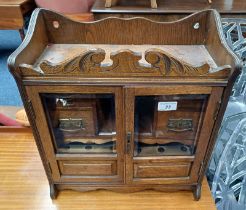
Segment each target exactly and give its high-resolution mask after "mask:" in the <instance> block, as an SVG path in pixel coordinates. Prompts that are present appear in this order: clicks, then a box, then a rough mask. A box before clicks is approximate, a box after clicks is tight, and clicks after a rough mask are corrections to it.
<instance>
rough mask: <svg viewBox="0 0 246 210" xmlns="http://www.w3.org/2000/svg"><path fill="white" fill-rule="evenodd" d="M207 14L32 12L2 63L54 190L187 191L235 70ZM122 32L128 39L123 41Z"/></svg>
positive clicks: (196, 183)
mask: <svg viewBox="0 0 246 210" xmlns="http://www.w3.org/2000/svg"><path fill="white" fill-rule="evenodd" d="M220 30H221V23H220V18H219V15H218V13H217V12H216V11H213V10H207V11H202V12H199V13H196V14H193V15H191V16H189V17H187V18H185V19H183V20H180V21H177V22H173V23H164V22H154V21H150V20H147V19H142V18H135V19H128V20H126V19H118V18H109V19H105V20H101V21H97V22H91V23H78V22H74V21H71V20H68V19H67V18H65V17H63V16H61V15H59V14H56V13H54V12H51V11H48V10H44V9H37V10H35V12H34V13H33V16H32V19H31V21H30V26H29V30H28V32H27V37H26V39H25V40H24V42H23V43H22V45H21V46H20V47H19V48H18V49H17V50H16V51H15V52H14V53H13V54H12V55H11V56H10V58H9V60H8V64H9V68H10V71H11V72H12V74H13V76H14V77H15V79H16V81H17V84H18V87H19V90H20V93H21V96H22V99H23V102H24V105H25V109H26V111H27V114H28V117H29V120H30V122H31V126H32V129H33V133H34V136H35V140H36V144H37V147H38V149H39V152H40V156H41V158H42V161H43V165H44V168H45V171H46V174H47V177H48V180H49V183H50V189H51V197H52V198H55V197H56V192H57V190H63V189H73V190H80V191H86V190H96V189H109V190H116V191H120V192H121V191H124V192H133V191H139V190H144V189H156V190H191V191H193V192H194V197H195V199H196V200H198V199H199V198H200V189H201V181H202V178H203V175H204V171H205V169H206V166H207V163H208V161H209V157H210V154H211V151H212V149H213V144H214V141H215V139H216V134H217V132H218V129H219V126H220V122H221V119H222V117H223V113H224V110H225V107H226V104H227V101H228V97H229V95H230V91H231V88H232V85H233V82H234V80H235V78H236V76H237V75H238V74H239V73H240V70H241V64H240V61H239V60H238V58H237V57H236V56H235V55H234V54H233V52H232V51H231V50H230V49H229V48H228V46H226V44H225V43H226V42H225V40H224V37H223V36H222V32H221V31H220ZM126 32H127V33H126Z"/></svg>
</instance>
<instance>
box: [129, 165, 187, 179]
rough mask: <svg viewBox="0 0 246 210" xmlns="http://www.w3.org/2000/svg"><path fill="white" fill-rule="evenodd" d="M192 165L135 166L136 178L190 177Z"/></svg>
mask: <svg viewBox="0 0 246 210" xmlns="http://www.w3.org/2000/svg"><path fill="white" fill-rule="evenodd" d="M190 165H191V164H190V163H177V164H171V163H170V164H169V163H165V164H151V165H144V164H134V178H177V177H188V176H189V172H190Z"/></svg>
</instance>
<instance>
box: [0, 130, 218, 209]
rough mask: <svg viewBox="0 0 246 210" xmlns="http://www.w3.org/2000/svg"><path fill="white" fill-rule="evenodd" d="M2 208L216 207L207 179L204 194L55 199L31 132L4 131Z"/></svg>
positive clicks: (66, 195) (63, 195) (65, 195)
mask: <svg viewBox="0 0 246 210" xmlns="http://www.w3.org/2000/svg"><path fill="white" fill-rule="evenodd" d="M0 209H4V210H9V209H11V210H12V209H14V210H18V209H23V210H60V209H69V210H73V209H80V210H81V209H85V210H92V209H93V210H97V209H98V210H99V209H100V210H104V209H105V210H106V209H107V210H138V209H141V210H153V209H154V210H169V209H171V210H174V209H175V210H215V209H216V208H215V205H214V202H213V199H212V197H211V194H210V191H209V188H208V185H207V182H206V181H204V184H203V188H202V198H201V200H200V201H199V202H196V201H194V200H193V196H192V193H191V192H173V193H170V192H169V193H163V192H156V191H143V192H138V193H114V192H110V191H105V190H101V191H92V192H75V191H68V190H67V191H62V192H60V193H59V195H58V198H57V199H56V200H54V201H52V200H51V199H50V197H49V186H48V182H47V179H46V176H45V172H44V170H43V167H42V163H41V160H40V157H39V154H38V151H37V148H36V145H35V142H34V140H33V137H32V134H31V133H0Z"/></svg>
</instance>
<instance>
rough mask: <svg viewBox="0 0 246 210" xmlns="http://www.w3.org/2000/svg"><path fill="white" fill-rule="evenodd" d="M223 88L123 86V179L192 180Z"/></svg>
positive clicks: (151, 181) (148, 181)
mask: <svg viewBox="0 0 246 210" xmlns="http://www.w3.org/2000/svg"><path fill="white" fill-rule="evenodd" d="M222 90H223V89H222V88H217V87H215V88H212V87H202V86H173V87H172V86H162V87H135V88H132V87H129V88H126V91H125V92H126V94H125V96H126V100H125V112H126V131H125V132H126V134H125V135H126V154H127V155H126V173H127V175H126V179H127V183H135V184H187V183H196V182H197V179H198V174H199V171H200V168H201V166H202V161H203V158H204V155H205V152H206V149H204V148H207V145H208V142H209V138H210V134H211V131H212V128H213V124H214V120H215V115H216V109H217V107H218V106H217V104H219V101H220V98H221V95H222Z"/></svg>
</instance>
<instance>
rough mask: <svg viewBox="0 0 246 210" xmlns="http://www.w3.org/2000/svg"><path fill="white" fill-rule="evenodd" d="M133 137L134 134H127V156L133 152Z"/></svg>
mask: <svg viewBox="0 0 246 210" xmlns="http://www.w3.org/2000/svg"><path fill="white" fill-rule="evenodd" d="M131 137H132V133H131V132H127V135H126V154H130V152H131Z"/></svg>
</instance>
